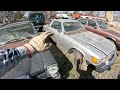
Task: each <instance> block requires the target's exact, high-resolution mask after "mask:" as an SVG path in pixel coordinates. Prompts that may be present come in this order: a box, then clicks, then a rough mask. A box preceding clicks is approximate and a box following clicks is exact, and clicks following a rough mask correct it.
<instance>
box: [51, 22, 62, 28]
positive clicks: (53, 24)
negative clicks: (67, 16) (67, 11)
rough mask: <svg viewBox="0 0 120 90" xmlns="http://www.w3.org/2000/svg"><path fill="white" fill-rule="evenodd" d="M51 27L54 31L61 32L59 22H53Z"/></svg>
mask: <svg viewBox="0 0 120 90" xmlns="http://www.w3.org/2000/svg"><path fill="white" fill-rule="evenodd" d="M51 27H52V28H54V29H59V30H62V29H61V22H59V21H54V22H53V23H52V25H51Z"/></svg>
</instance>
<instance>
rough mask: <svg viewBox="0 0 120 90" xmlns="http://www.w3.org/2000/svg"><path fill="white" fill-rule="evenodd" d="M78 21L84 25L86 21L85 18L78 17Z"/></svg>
mask: <svg viewBox="0 0 120 90" xmlns="http://www.w3.org/2000/svg"><path fill="white" fill-rule="evenodd" d="M79 22H80V23H81V24H83V25H85V24H86V22H87V19H80V20H79Z"/></svg>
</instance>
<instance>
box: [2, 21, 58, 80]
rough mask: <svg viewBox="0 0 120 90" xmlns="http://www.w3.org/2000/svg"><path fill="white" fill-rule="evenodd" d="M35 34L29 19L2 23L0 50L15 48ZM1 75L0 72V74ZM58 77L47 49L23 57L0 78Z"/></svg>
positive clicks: (54, 64) (53, 61)
mask: <svg viewBox="0 0 120 90" xmlns="http://www.w3.org/2000/svg"><path fill="white" fill-rule="evenodd" d="M36 35H37V31H36V30H35V28H34V27H33V25H32V24H31V22H30V21H22V22H16V23H11V24H8V25H4V26H2V27H1V28H0V50H3V49H8V48H15V47H18V46H21V45H23V44H24V43H26V42H28V41H29V40H30V39H31V38H32V37H34V36H36ZM0 75H1V74H0ZM33 78H34V79H49V78H52V79H60V74H59V70H58V65H57V62H56V60H55V59H54V57H53V55H52V54H51V52H50V51H49V50H47V51H45V52H41V53H37V54H36V55H34V56H33V57H32V58H25V59H24V60H22V61H21V62H20V63H19V64H18V65H17V66H15V67H14V68H13V69H11V70H10V71H9V72H7V73H6V74H5V75H3V76H2V77H1V79H33Z"/></svg>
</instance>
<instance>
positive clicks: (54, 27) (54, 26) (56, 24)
mask: <svg viewBox="0 0 120 90" xmlns="http://www.w3.org/2000/svg"><path fill="white" fill-rule="evenodd" d="M50 27H51V28H52V30H51V31H52V32H53V33H54V35H53V36H52V39H53V41H54V42H56V43H59V34H60V32H62V28H61V22H59V21H53V23H52V24H51V26H50Z"/></svg>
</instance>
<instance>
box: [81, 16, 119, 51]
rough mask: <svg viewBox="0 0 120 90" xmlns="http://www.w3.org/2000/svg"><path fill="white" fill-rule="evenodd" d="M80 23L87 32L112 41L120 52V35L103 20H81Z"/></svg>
mask: <svg viewBox="0 0 120 90" xmlns="http://www.w3.org/2000/svg"><path fill="white" fill-rule="evenodd" d="M79 21H80V23H81V24H83V26H84V27H85V28H86V29H87V30H89V31H91V32H94V33H96V34H99V35H101V36H104V37H105V38H107V39H109V40H112V41H113V42H114V43H115V45H116V47H117V49H118V50H120V33H118V32H116V31H114V30H110V29H109V28H108V26H107V25H106V24H105V23H104V22H103V21H102V20H99V19H88V18H81V19H79Z"/></svg>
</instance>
